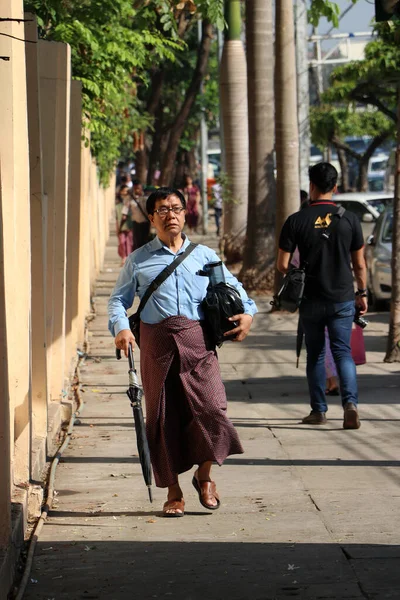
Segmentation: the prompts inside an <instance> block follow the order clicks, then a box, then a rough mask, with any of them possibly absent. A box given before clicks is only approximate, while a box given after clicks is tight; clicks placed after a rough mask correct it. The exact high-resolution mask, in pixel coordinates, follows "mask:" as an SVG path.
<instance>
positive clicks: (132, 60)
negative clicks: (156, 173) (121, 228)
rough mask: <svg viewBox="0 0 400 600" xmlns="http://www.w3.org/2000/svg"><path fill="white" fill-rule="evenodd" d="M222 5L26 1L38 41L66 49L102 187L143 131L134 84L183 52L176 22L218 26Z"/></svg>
mask: <svg viewBox="0 0 400 600" xmlns="http://www.w3.org/2000/svg"><path fill="white" fill-rule="evenodd" d="M222 5H223V0H199V2H197V4H196V6H195V5H194V3H193V2H192V1H191V0H182V1H180V2H178V1H177V0H152V1H150V0H145V1H144V2H142V1H141V2H139V1H137V2H133V3H132V1H130V0H26V2H25V10H27V11H30V12H33V13H35V14H36V15H37V18H38V24H39V35H40V37H41V38H43V39H47V40H53V41H60V42H65V43H68V44H70V46H71V57H72V74H73V78H74V79H77V80H79V81H81V82H82V88H83V89H82V92H83V94H82V97H83V110H84V117H85V123H86V126H87V127H88V129H89V131H90V134H91V150H92V153H93V155H94V156H95V158H96V160H97V164H98V166H99V170H100V176H101V179H102V180H103V182H104V183H105V182H106V181H107V179H108V176H109V173H110V172H111V171H112V170H113V168H114V163H115V160H116V159H117V158H118V156H119V149H120V146H121V144H122V143H123V142H124V140H125V139H126V138H127V137H128V136H129V135H131V134H132V132H133V131H135V130H136V131H138V130H141V129H143V128H144V127H145V126H146V124H147V123H148V117H147V116H146V114H145V113H144V112H142V111H141V107H140V104H139V103H138V99H137V85H138V84H139V83H140V82H142V83H146V82H147V72H148V70H149V69H150V67H151V66H152V65H154V64H158V63H160V62H164V61H167V62H168V61H169V62H173V61H175V59H176V57H177V55H178V54H179V53H181V52H182V51H183V50H184V49H185V44H184V43H183V42H182V40H181V39H180V38H179V35H178V26H179V23H180V22H182V21H184V20H185V19H187V18H190V15H191V13H193V12H194V11H196V10H197V11H198V14H199V12H200V14H202V15H204V16H205V17H207V18H211V19H212V20H213V21H214V22H216V23H217V24H218V25H219V26H221V24H222V23H223V17H222V8H223V6H222Z"/></svg>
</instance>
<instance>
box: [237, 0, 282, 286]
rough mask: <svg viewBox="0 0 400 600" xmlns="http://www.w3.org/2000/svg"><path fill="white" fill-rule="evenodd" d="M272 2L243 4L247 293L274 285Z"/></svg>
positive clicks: (250, 0) (244, 271) (254, 0)
mask: <svg viewBox="0 0 400 600" xmlns="http://www.w3.org/2000/svg"><path fill="white" fill-rule="evenodd" d="M272 31H273V28H272V5H271V2H270V0H247V2H246V50H247V89H248V103H249V206H248V219H247V233H246V245H245V252H244V260H243V268H242V272H241V274H240V279H241V281H242V282H243V284H244V285H245V287H246V288H248V289H260V288H269V289H271V287H272V285H273V274H274V270H272V271H271V266H272V265H273V263H274V259H275V231H274V228H275V211H276V186H275V177H274V157H273V152H274V86H273V80H274V71H273V69H274V59H273V37H272Z"/></svg>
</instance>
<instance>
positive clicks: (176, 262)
mask: <svg viewBox="0 0 400 600" xmlns="http://www.w3.org/2000/svg"><path fill="white" fill-rule="evenodd" d="M197 246H198V244H194V243H193V242H190V244H189V246H188V247H187V248H186V250H185V252H182V254H179V255H178V256H177V257H176V258H175V260H174V261H172V263H171V264H170V265H168V266H167V267H165V269H163V270H162V271H161V273H159V274H158V275H157V277H156V278H155V279H154V281H152V282H151V284H150V285H149V287H148V288H147V290H146V291H145V293H144V295H143V297H142V299H141V301H140V304H139V308H138V309H137V312H136V316H137V317H139V315H140V313H141V312H142V310H143V309H144V307H145V304H146V302H147V301H148V299H149V298H150V296H151V295H152V294H153V292H155V291H156V290H157V289H158V288H159V287H160V285H161V284H162V283H164V281H165V280H166V279H168V277H169V276H170V275H172V273H173V272H174V271H175V269H177V268H178V267H179V265H180V264H181V262H183V261H184V260H185V258H187V257H188V256H189V254H191V252H193V250H194V249H195V248H196V247H197Z"/></svg>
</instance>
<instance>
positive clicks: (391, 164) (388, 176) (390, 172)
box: [385, 149, 396, 192]
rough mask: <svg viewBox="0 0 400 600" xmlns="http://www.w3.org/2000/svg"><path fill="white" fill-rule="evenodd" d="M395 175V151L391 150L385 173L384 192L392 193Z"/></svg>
mask: <svg viewBox="0 0 400 600" xmlns="http://www.w3.org/2000/svg"><path fill="white" fill-rule="evenodd" d="M395 174H396V150H395V149H394V150H392V151H391V153H390V156H389V160H388V162H387V165H386V171H385V190H386V191H388V192H394V176H395Z"/></svg>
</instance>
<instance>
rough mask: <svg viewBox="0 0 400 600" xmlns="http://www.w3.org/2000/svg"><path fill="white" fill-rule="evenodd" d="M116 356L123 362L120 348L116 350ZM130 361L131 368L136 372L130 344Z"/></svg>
mask: <svg viewBox="0 0 400 600" xmlns="http://www.w3.org/2000/svg"><path fill="white" fill-rule="evenodd" d="M115 356H116V357H117V360H121V358H122V354H121V350H120V348H116V349H115ZM128 360H129V368H130V369H132V370H135V363H134V361H133V349H132V344H129V350H128Z"/></svg>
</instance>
